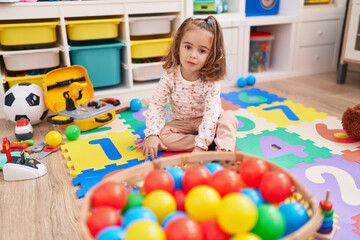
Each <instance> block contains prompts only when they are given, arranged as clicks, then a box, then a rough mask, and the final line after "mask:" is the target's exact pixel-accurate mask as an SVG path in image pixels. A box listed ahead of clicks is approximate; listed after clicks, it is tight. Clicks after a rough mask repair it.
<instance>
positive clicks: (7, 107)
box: [3, 83, 48, 125]
mask: <svg viewBox="0 0 360 240" xmlns="http://www.w3.org/2000/svg"><path fill="white" fill-rule="evenodd" d="M4 96H5V97H4V101H3V110H4V113H5V115H6V117H7V118H8V119H9V120H11V121H13V122H15V123H16V121H17V120H20V119H24V118H27V119H29V121H30V124H31V125H36V124H38V123H40V122H41V121H42V120H43V119H45V117H46V115H47V113H48V109H47V108H46V105H45V99H44V91H43V90H42V88H41V87H39V86H38V85H36V84H33V83H19V84H16V85H14V86H12V87H11V88H10V89H9V90H7V91H6V92H5V95H4Z"/></svg>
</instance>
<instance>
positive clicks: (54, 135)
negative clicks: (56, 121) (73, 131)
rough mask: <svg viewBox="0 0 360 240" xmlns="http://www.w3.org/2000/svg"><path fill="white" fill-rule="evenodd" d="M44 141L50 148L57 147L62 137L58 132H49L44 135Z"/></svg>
mask: <svg viewBox="0 0 360 240" xmlns="http://www.w3.org/2000/svg"><path fill="white" fill-rule="evenodd" d="M45 141H46V143H47V144H48V145H50V146H58V145H59V144H60V143H61V141H62V136H61V134H60V133H59V132H58V131H50V132H48V133H47V134H46V136H45Z"/></svg>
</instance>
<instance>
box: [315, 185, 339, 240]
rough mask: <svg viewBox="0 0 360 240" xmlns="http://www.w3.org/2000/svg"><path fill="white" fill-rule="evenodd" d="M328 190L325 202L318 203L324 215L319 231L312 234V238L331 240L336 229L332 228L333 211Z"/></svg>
mask: <svg viewBox="0 0 360 240" xmlns="http://www.w3.org/2000/svg"><path fill="white" fill-rule="evenodd" d="M329 196H330V190H329V189H328V190H327V191H326V197H325V200H321V201H320V207H321V211H322V213H323V215H324V219H323V221H322V225H321V227H320V229H319V230H318V231H317V232H316V233H315V234H314V236H315V237H316V238H318V239H321V240H331V239H333V237H334V234H335V231H336V228H334V227H333V224H334V221H333V218H334V217H333V215H334V210H333V209H332V208H333V205H332V203H331V202H330V201H329Z"/></svg>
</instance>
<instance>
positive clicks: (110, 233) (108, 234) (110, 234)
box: [96, 226, 125, 240]
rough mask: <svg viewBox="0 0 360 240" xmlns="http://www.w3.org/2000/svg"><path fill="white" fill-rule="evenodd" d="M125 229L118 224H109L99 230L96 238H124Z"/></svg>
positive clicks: (104, 239) (102, 239) (103, 239)
mask: <svg viewBox="0 0 360 240" xmlns="http://www.w3.org/2000/svg"><path fill="white" fill-rule="evenodd" d="M124 237H125V231H124V229H122V228H121V227H118V226H110V227H106V228H104V229H103V230H101V231H100V232H99V233H98V234H97V235H96V240H111V239H114V240H115V239H124Z"/></svg>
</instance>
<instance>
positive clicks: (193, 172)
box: [182, 165, 211, 192]
mask: <svg viewBox="0 0 360 240" xmlns="http://www.w3.org/2000/svg"><path fill="white" fill-rule="evenodd" d="M210 178H211V173H210V171H209V170H208V169H207V168H206V167H204V166H200V165H196V166H192V167H191V168H189V169H187V170H186V172H185V174H184V176H183V179H182V185H183V187H184V189H185V191H186V192H188V191H190V189H192V188H193V187H195V186H198V185H209V181H210Z"/></svg>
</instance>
